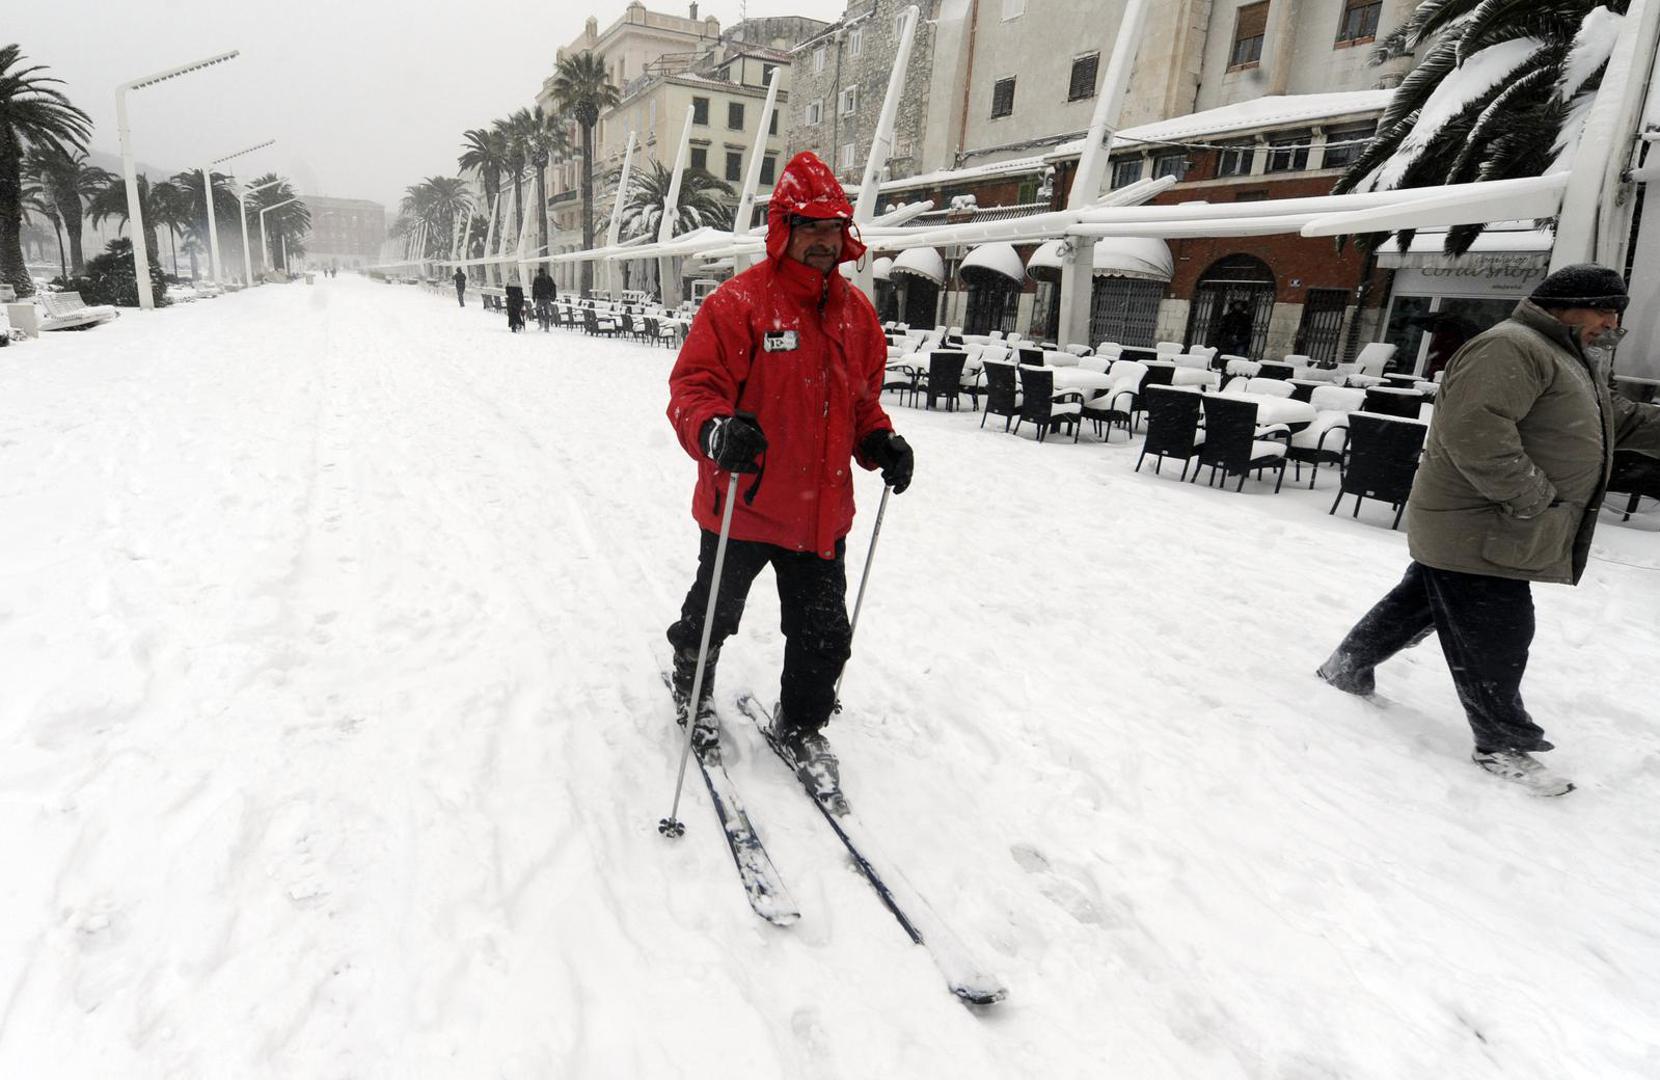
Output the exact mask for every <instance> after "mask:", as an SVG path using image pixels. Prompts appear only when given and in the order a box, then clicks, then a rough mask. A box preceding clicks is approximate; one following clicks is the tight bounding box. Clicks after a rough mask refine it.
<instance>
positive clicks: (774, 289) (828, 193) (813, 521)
mask: <svg viewBox="0 0 1660 1080" xmlns="http://www.w3.org/2000/svg"><path fill="white" fill-rule="evenodd" d="M792 214H800V215H803V216H806V217H815V218H846V219H851V218H852V216H853V208H852V207H851V206H849V205H848V202H847V197H846V196H845V195H843V194H842V188H841V184H840V183H838V182H837V180H836V177H835V175H834V174H833V173H831V171H830V170H829V168H828V167H826V166H825V164H824V163H823V162H822V161H820V160H819V159H818V158H816V157H814V156H813V155H812V154H811V153H807V152H803V153H800V154H797V155H796V156H795V158H794V159H793V160H791V162H790V163H789V165H788V166H786V167H785V169H784V173H783V175H782V176H781V177H779V180H778V185H777V186H776V187H775V188H774V189H773V193H772V203H771V207H770V208H769V210H768V213H767V259H766V261H765V262H762V263H760V264H758V265H756V266H753V267H751V268H750V269H748V270H746V271H744V272H743V273H741V274H739V275H738V276H736V277H734V278H733V279H732V280H730V281H728V282H726V283H725V284H724V285H722V286H721V287H720V288H719V289H716V290H715V291H714V293H712V294H711V295H710V296H709V298H708V299H707V300H705V301H704V302H703V306H702V307H701V308H699V309H698V313H697V318H696V319H694V320H693V321H692V328H691V331H690V332H689V333H688V334H687V335H686V343H685V345H683V346H682V347H681V349H680V357H679V359H678V360H676V361H675V365H674V370H673V372H671V373H670V375H669V411H668V415H669V422H670V423H672V424H673V425H674V430H675V434H676V435H677V436H678V437H679V439H680V445H681V446H683V447H685V449H686V452H687V453H688V454H690V455H691V456H692V457H693V458H694V459H695V460H696V461H697V463H698V472H697V491H696V493H695V494H694V495H693V498H692V516H693V517H694V518H696V519H697V523H698V524H699V525H701V526H702V527H703V528H704V529H707V530H708V531H709V532H718V531H719V530H720V522H721V511H722V509H723V507H722V505H721V502H722V500H724V499H725V498H726V487H727V477H728V475H729V474H727V473H725V472H722V471H720V470H718V469H716V468H715V465H714V463H713V462H711V461H710V460H709V459H708V458H707V457H705V456H704V454H703V448H702V447H701V446H700V445H699V442H698V438H699V434H700V432H701V431H702V430H703V425H704V423H705V422H707V421H708V420H710V419H713V418H715V417H719V416H731V415H732V414H733V413H735V412H738V411H743V412H749V413H754V414H755V417H756V421H757V423H759V424H760V426H761V431H762V432H763V433H764V434H765V435H766V437H767V452H766V455H765V457H764V458H763V459H762V461H763V464H764V466H765V472H764V473H763V474H762V477H761V481H760V484H759V487H758V488H757V489H756V490H755V497H754V500H753V501H746V499H745V498H744V496H745V494H746V493H747V492H748V491H749V490H750V488H751V487H752V485H754V484H755V480H754V479H753V478H752V477H750V476H747V475H746V476H744V477H743V478H742V479H741V480H740V481H739V486H738V491H739V501H738V506H737V508H736V509H735V510H734V511H733V514H732V536H733V537H734V538H735V539H738V540H755V541H760V542H762V543H767V544H775V545H777V546H779V547H782V548H788V549H790V550H791V551H811V552H815V553H816V554H818V555H819V556H820V557H822V558H826V559H828V558H832V557H834V555H835V549H836V541H837V540H840V539H841V538H842V537H844V536H846V535H847V532H848V530H849V529H850V528H852V527H853V478H852V476H851V475H850V470H849V466H850V464H851V463H852V462H853V461H854V460H858V464H859V465H861V466H862V467H864V468H866V469H870V468H873V467H874V466H873V464H872V463H870V462H868V461H865V460H863V458H862V456H860V455H859V454H858V451H857V447H858V446H859V444H860V443H861V442H862V441H863V440H864V438H865V437H866V436H867V435H869V434H870V433H871V432H873V431H878V430H884V429H886V430H891V429H892V427H893V423H892V421H890V420H889V419H888V416H887V413H885V412H883V410H882V403H881V394H882V376H883V372H884V369H885V367H886V365H887V356H888V352H887V339H886V337H884V335H883V333H882V324H881V323H880V321H878V319H877V318H876V310H875V309H874V308H873V307H871V304H870V301H869V300H868V299H866V298H865V295H864V293H862V292H860V291H859V290H857V289H855V288H853V287H852V286H850V285H848V283H847V281H846V280H845V279H843V277H842V276H841V274H840V273H837V272H832V273H830V274H828V275H824V274H820V273H819V272H818V271H817V270H814V269H813V268H812V267H810V266H808V265H806V264H805V263H800V262H797V261H796V260H794V259H792V258H790V257H789V256H788V255H786V254H785V250H786V249H787V248H788V246H789V241H790V224H789V219H790V215H792ZM842 245H843V246H842V258H841V261H842V262H849V261H852V260H854V259H857V258H858V257H859V256H860V255H862V254H864V251H865V246H864V244H862V243H860V242H859V240H858V238H857V237H855V236H854V235H853V234H852V233H851V232H850V233H849V234H848V235H847V236H845V237H844V238H843V241H842Z"/></svg>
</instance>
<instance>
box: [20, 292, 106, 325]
mask: <svg viewBox="0 0 1660 1080" xmlns="http://www.w3.org/2000/svg"><path fill="white" fill-rule="evenodd" d="M35 299H37V300H38V301H40V306H41V307H42V308H44V309H45V311H46V317H45V318H43V319H41V320H40V328H41V329H42V330H76V329H79V328H80V327H83V326H98V325H99V324H101V323H107V322H109V321H110V320H111V319H115V318H119V317H120V315H121V313H120V312H119V311H117V310H115V308H114V307H112V306H111V305H109V304H94V305H88V304H87V302H86V301H85V300H82V299H81V294H80V293H78V292H57V293H54V292H40V293H37V294H36V295H35Z"/></svg>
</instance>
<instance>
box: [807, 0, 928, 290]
mask: <svg viewBox="0 0 1660 1080" xmlns="http://www.w3.org/2000/svg"><path fill="white" fill-rule="evenodd" d="M917 17H918V12H917V8H916V5H915V4H912V5H911V6H910V7H908V8H906V9H905V22H904V25H903V27H902V28H901V30H900V31H899V52H898V53H897V55H895V56H894V58H893V71H891V72H890V73H889V74H888V93H887V96H886V97H884V98H883V99H882V112H881V115H880V116H879V117H878V118H877V121H876V134H875V135H874V136H873V137H872V138H871V140H870V154H869V156H867V157H866V158H865V175H864V180H863V182H862V183H861V184H860V185H859V201H858V203H857V204H856V205H855V206H854V207H853V220H854V222H855V223H856V224H857V225H858V226H859V227H861V228H863V227H864V226H865V225H868V224H870V222H871V219H873V218H874V217H875V216H876V187H877V185H878V184H880V183H881V179H882V166H884V165H886V164H887V163H888V158H889V156H890V155H891V154H892V153H893V124H894V118H895V117H897V116H898V115H899V99H900V97H901V96H903V94H904V92H905V69H906V67H907V66H908V65H909V64H910V60H911V47H912V45H913V44H914V43H915V42H916V23H917ZM774 74H777V72H776V71H775V72H774ZM874 262H875V260H874V259H867V260H865V264H864V266H863V267H858V266H855V267H854V268H853V284H854V285H855V286H857V287H858V289H859V290H860V291H861V292H864V293H866V294H869V293H870V292H871V291H872V289H873V287H874V285H875V283H876V278H875V271H874V269H872V267H873V264H874ZM945 285H946V288H947V289H949V288H950V287H951V282H950V281H949V280H947V281H946V283H945Z"/></svg>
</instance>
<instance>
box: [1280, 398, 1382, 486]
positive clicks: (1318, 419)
mask: <svg viewBox="0 0 1660 1080" xmlns="http://www.w3.org/2000/svg"><path fill="white" fill-rule="evenodd" d="M1365 400H1366V391H1364V390H1355V389H1351V388H1349V387H1343V386H1317V387H1315V388H1314V392H1313V393H1312V394H1311V395H1310V396H1309V404H1310V405H1313V406H1314V421H1313V423H1311V424H1309V425H1308V426H1307V427H1306V428H1304V429H1303V430H1301V431H1299V432H1296V433H1295V434H1293V435H1292V436H1291V461H1292V464H1293V465H1294V467H1295V474H1294V475H1295V476H1296V479H1298V480H1301V479H1302V467H1303V466H1304V465H1311V466H1313V472H1312V473H1310V474H1309V478H1308V488H1309V490H1310V491H1313V490H1314V484H1315V481H1317V480H1318V479H1319V477H1320V466H1321V465H1339V466H1340V465H1342V464H1343V451H1344V449H1345V448H1346V447H1347V446H1348V444H1349V414H1350V413H1352V412H1354V411H1356V410H1357V409H1359V408H1360V407H1361V405H1362V404H1363V403H1364V402H1365Z"/></svg>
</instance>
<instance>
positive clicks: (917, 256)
mask: <svg viewBox="0 0 1660 1080" xmlns="http://www.w3.org/2000/svg"><path fill="white" fill-rule="evenodd" d="M890 273H894V274H915V275H916V276H917V277H919V278H922V279H924V280H925V281H931V282H933V283H934V284H935V285H944V284H945V260H944V259H942V258H940V253H939V252H937V251H935V250H934V249H933V248H930V247H915V248H906V249H905V250H904V251H901V252H900V253H899V257H898V258H897V259H895V260H893V269H892V270H891V271H890Z"/></svg>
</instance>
